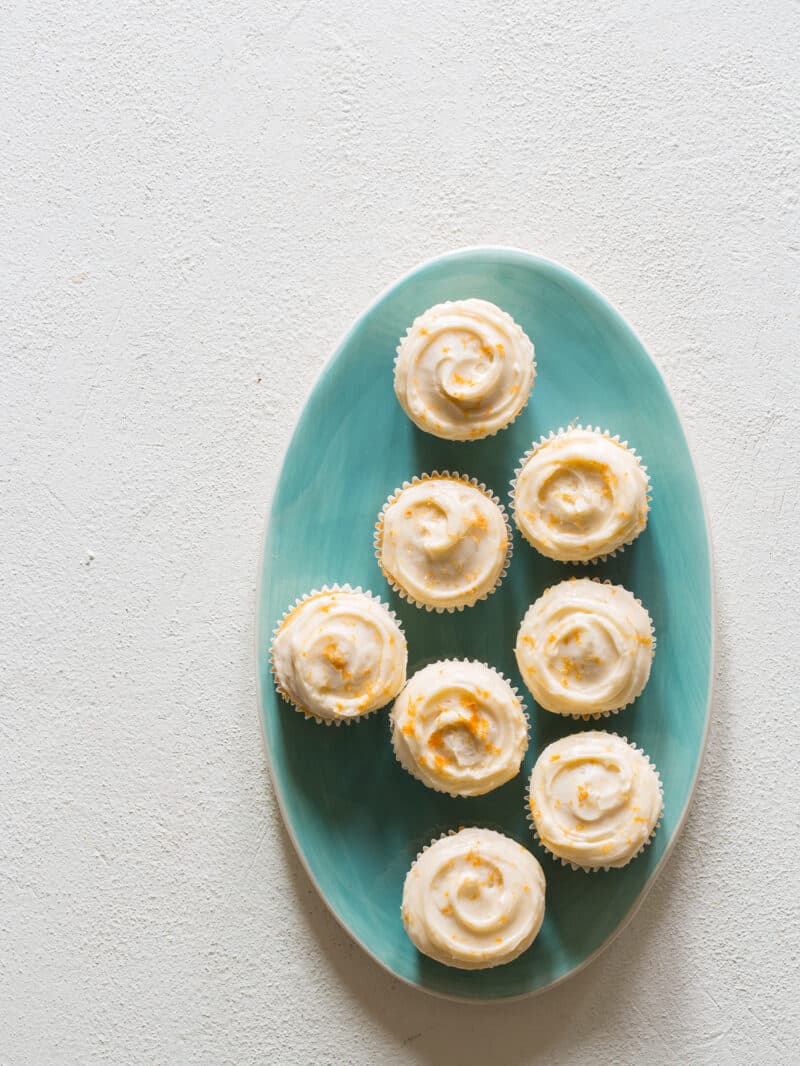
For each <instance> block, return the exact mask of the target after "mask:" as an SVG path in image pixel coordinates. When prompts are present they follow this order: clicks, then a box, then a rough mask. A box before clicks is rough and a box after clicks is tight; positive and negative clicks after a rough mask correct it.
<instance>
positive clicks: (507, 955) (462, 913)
mask: <svg viewBox="0 0 800 1066" xmlns="http://www.w3.org/2000/svg"><path fill="white" fill-rule="evenodd" d="M544 902H545V880H544V873H543V872H542V868H541V866H540V865H539V863H538V862H537V860H536V859H535V858H534V856H533V855H531V853H530V852H529V851H528V849H527V848H524V847H523V846H522V845H521V844H518V843H517V842H516V841H515V840H511V839H510V837H506V836H503V835H502V833H496V832H494V831H493V830H491V829H462V830H461V831H460V832H458V833H455V834H453V835H452V836H447V837H443V838H442V839H441V840H437V841H436V842H435V843H433V844H431V846H430V847H429V848H427V849H426V850H425V851H424V852H423V853H422V854H421V855H420V856H419V858H418V859H417V860H416V862H415V863H414V865H413V866H412V867H411V869H410V870H409V872H408V874H407V876H406V881H405V886H404V888H403V906H402V915H403V923H404V925H405V927H406V932H407V933H408V935H409V937H410V938H411V940H412V941H413V942H414V944H415V945H416V947H417V948H418V949H419V950H420V951H421V952H422V953H423V954H425V955H428V956H430V957H431V958H432V959H436V961H437V962H441V963H444V964H445V965H446V966H456V967H458V968H460V969H463V970H479V969H488V968H489V967H491V966H500V965H501V964H503V963H506V962H511V961H512V959H515V958H517V956H518V955H521V954H522V952H523V951H525V950H526V949H527V948H528V947H530V945H531V944H532V943H533V940H534V938H535V937H536V934H537V933H538V932H539V929H540V928H541V925H542V920H543V918H544Z"/></svg>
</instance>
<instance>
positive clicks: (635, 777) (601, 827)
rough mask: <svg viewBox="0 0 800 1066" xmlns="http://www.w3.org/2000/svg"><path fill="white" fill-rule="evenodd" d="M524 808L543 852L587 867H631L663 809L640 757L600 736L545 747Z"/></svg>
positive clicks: (655, 781) (654, 778)
mask: <svg viewBox="0 0 800 1066" xmlns="http://www.w3.org/2000/svg"><path fill="white" fill-rule="evenodd" d="M529 803H530V810H531V816H532V818H533V824H534V826H535V827H536V832H537V834H538V836H539V839H540V840H541V842H542V844H544V846H545V847H546V848H547V850H548V851H550V852H552V854H553V855H555V856H556V857H557V858H559V859H564V860H566V861H567V862H571V863H574V865H576V866H582V867H585V868H586V869H594V868H597V867H605V866H625V865H626V864H627V863H629V862H630V861H631V859H632V858H633V857H634V856H635V855H637V854H638V853H639V851H641V850H642V848H643V847H644V846H645V844H647V842H648V840H649V839H650V837H651V836H652V834H653V833H654V831H655V828H656V826H657V824H658V820H659V818H660V816H661V809H662V805H663V801H662V795H661V783H660V781H659V777H658V774H657V773H656V771H655V770H654V768H653V767H652V766H651V764H650V762H649V761H648V759H647V758H646V756H644V755H643V754H642V753H641V752H640V751H638V750H637V749H636V748H634V747H633V746H632V745H631V744H629V743H628V742H627V740H624V739H623V738H622V737H619V736H617V735H616V734H615V733H605V732H601V731H591V732H586V733H574V734H573V735H572V736H568V737H563V738H562V739H561V740H557V741H556V742H555V743H554V744H550V746H549V747H547V748H545V749H544V751H543V752H542V754H541V755H540V756H539V758H538V759H537V760H536V765H535V766H534V768H533V773H532V774H531V781H530V792H529Z"/></svg>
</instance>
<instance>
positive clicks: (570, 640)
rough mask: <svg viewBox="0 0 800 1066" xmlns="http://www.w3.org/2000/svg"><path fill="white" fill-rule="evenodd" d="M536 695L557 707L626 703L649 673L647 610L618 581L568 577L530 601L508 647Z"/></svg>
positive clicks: (587, 710)
mask: <svg viewBox="0 0 800 1066" xmlns="http://www.w3.org/2000/svg"><path fill="white" fill-rule="evenodd" d="M514 650H515V652H516V656H517V665H518V666H519V671H520V673H521V674H522V679H523V680H524V682H525V684H526V685H527V686H528V688H529V689H530V690H531V694H532V695H533V698H534V699H535V700H536V702H537V703H538V704H539V705H540V706H541V707H544V708H545V710H547V711H553V712H554V713H555V714H579V715H584V714H601V713H603V712H604V711H615V710H619V709H620V708H622V707H626V706H627V705H628V704H629V703H631V702H632V701H633V700H635V699H636V697H637V696H638V695H639V694H640V692H641V691H642V689H643V688H644V686H645V685H646V684H647V679H648V678H649V676H650V665H651V663H652V660H653V650H654V649H653V636H652V627H651V623H650V615H649V614H648V613H647V611H646V610H645V609H644V607H642V605H641V604H640V603H639V602H638V600H636V598H635V597H634V596H633V594H632V593H630V592H628V590H627V589H624V588H622V586H620V585H606V584H603V583H601V582H599V581H592V580H591V579H590V578H587V577H583V578H572V579H571V580H569V581H562V582H561V583H560V584H559V585H553V586H552V587H551V588H549V589H547V590H546V591H545V592H544V593H543V594H542V595H541V596H540V597H539V599H538V600H537V601H536V602H535V603H534V604H533V605H532V606H531V607H529V608H528V612H527V614H526V615H525V617H524V618H523V620H522V625H521V626H520V627H519V633H518V634H517V645H516V648H515V649H514Z"/></svg>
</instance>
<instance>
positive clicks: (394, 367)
mask: <svg viewBox="0 0 800 1066" xmlns="http://www.w3.org/2000/svg"><path fill="white" fill-rule="evenodd" d="M465 299H479V300H482V299H483V297H482V296H478V297H465ZM462 302H463V301H461V300H444V301H443V302H442V303H440V304H432V305H431V306H432V307H447V308H450V307H453V306H454V305H455V304H458V303H462ZM487 302H490V301H487ZM494 306H495V307H497V304H494ZM430 310H431V308H430V307H428V308H426V309H425V310H424V311H423V312H422V314H421V315H417V317H416V318H415V319H414V321H413V322H412V323H411V325H410V326H409V327H408V329H407V330H406V331H405V333H404V334H403V336H402V337H401V338H400V343H399V344H398V345H397V348H396V349H395V357H394V362H393V363H392V380H393V381H397V361H398V359H399V358H400V349H401V348H402V347H403V344H404V343H405V342H406V341H407V340H408V338H409V337H410V336H411V334H412V333H413V331H414V327H415V326H416V325H417V323H418V322H419V321H420V319H422V318H424V317H425V315H427V313H428V311H430ZM497 310H498V311H500V312H501V314H502V315H503V317H504V318H507V319H508V320H509V321H510V322H512V323H513V325H514V326H515V327H516V329H518V330H519V331H520V332H521V333H522V335H523V336H524V337H525V339H526V340H527V342H528V343H529V344H530V346H531V361H532V363H533V376H532V377H531V386H530V388H529V389H528V394H527V396H526V397H525V402H524V403H523V405H522V406H521V407H520V409H519V410H518V411H517V413H516V414H515V415H514V416H513V418H510V419H509V420H508V422H504V423H503V425H502V426H498V427H497V429H493V430H492V431H491V432H490V433H484V434H483V435H482V436H480V437H470V436H466V437H440V436H439V434H438V433H431V431H430V430H429V429H424V428H423V427H422V426H418V425H417V423H416V422H414V419H413V418H412V417H411V415H409V413H408V411H406V409H405V407H404V406H403V404H402V403H400V397H399V396H398V398H397V399H398V403H400V406H401V407H402V408H403V413H404V414H405V416H406V418H408V420H409V421H410V422H412V423H413V424H414V425H415V426H417V429H419V430H421V432H422V433H427V434H428V435H429V436H431V437H436V438H437V439H438V440H449V441H454V442H456V443H461V444H468V443H471V442H472V441H479V440H489V439H490V438H491V437H496V436H497V434H498V433H502V431H503V430H504V429H508V427H509V426H513V425H514V423H515V422H516V421H517V419H518V418H519V416H520V415H521V414H522V412H523V411H524V410H525V408H526V407H527V406H528V404H529V403H530V400H531V396H532V395H533V389H534V386H535V385H536V370H537V367H536V345H535V344H534V343H533V341H532V340H531V339H530V337H529V336H528V334H527V333H526V332H525V330H524V329H523V328H522V326H521V325H520V324H519V322H517V320H516V319H515V318H513V317H512V316H511V315H510V314H509V313H508V311H504V310H503V308H502V307H497ZM395 396H397V390H396V389H395Z"/></svg>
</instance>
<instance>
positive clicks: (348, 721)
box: [269, 582, 406, 726]
mask: <svg viewBox="0 0 800 1066" xmlns="http://www.w3.org/2000/svg"><path fill="white" fill-rule="evenodd" d="M328 592H352V593H359V594H360V595H362V596H366V597H367V599H369V600H372V601H373V602H375V603H377V604H379V606H381V607H382V608H383V610H384V611H386V613H387V614H388V615H389V616H390V617H391V618H392V620H393V621H394V622H395V623H396V625H397V627H398V629H399V630H400V632H401V633H402V634H403V639H404V640H405V637H406V635H405V633H404V631H403V627H402V625H401V623H400V619H399V618H398V617H397V615H396V614H395V613H394V611H393V610H392V608H391V607H390V606H389V605H388V604H387V603H384V602H383V600H382V599H381V598H380V596H376V595H375V593H374V592H370V591H369V589H362V587H361V586H360V585H356V586H355V587H354V586H352V585H349V584H347V583H345V584H343V585H340V584H339V583H338V582H334V583H333V584H332V585H322V587H321V588H318V589H312V590H311V591H310V592H306V593H305V594H304V595H302V596H298V598H297V599H296V600H295V601H294V603H292V604H290V605H289V606H288V607H287V608H286V610H285V611H284V612H283V614H282V615H281V619H280V621H279V622H278V624H277V625H276V626H275V628H274V629H273V630H272V640H271V641H270V646H269V669H270V673H271V674H272V680H273V683H274V685H275V689H276V691H277V693H278V695H279V696H280V697H281V699H282V700H284V701H285V702H286V703H288V704H291V706H292V707H294V709H295V710H296V711H299V712H300V714H302V715H303V717H304V718H305V719H306V720H310V721H312V722H316V724H317V725H327V726H331V725H335V726H340V725H352V724H353V723H354V722H361V721H363V720H364V719H365V718H369V717H370V715H373V714H376V713H377V712H378V711H382V710H383V708H384V707H386V706H387V704H389V703H391V702H392V701H391V700H387V701H386V703H384V704H383V706H381V707H374V708H373V709H372V710H371V711H365V712H364V714H359V715H355V716H353V717H348V718H322V717H320V715H318V714H314V713H313V712H312V711H309V710H307V709H306V708H305V707H301V706H299V704H297V703H295V701H294V700H293V699H292V697H291V696H290V695H289V693H288V692H287V691H286V689H284V688H283V686H282V685H281V683H280V680H279V678H278V673H277V670H276V669H275V658H274V654H273V651H274V646H275V638H276V637H277V635H278V633H280V631H281V630H282V629H283V627H284V626H285V625H286V623H287V622H288V621H289V619H290V618H291V616H292V615H293V614H294V612H295V611H296V610H297V608H298V607H302V605H303V604H304V603H307V602H308V601H309V600H313V599H315V598H316V597H317V596H322V595H324V594H325V593H328Z"/></svg>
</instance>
